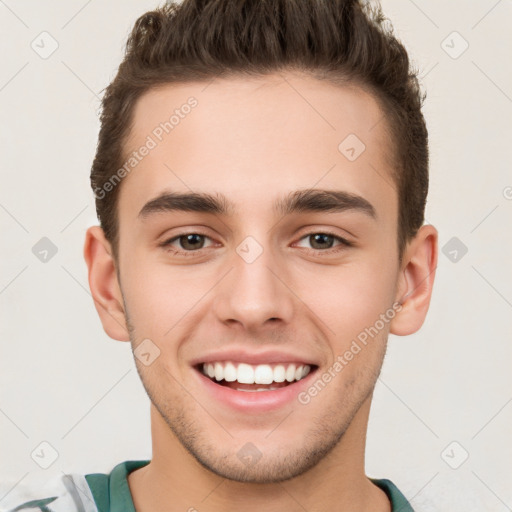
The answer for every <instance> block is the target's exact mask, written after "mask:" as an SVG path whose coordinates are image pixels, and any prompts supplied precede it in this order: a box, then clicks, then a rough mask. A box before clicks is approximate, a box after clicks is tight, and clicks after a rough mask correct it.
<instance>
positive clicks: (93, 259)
mask: <svg viewBox="0 0 512 512" xmlns="http://www.w3.org/2000/svg"><path fill="white" fill-rule="evenodd" d="M84 258H85V262H86V263H87V268H88V273H89V287H90V289H91V294H92V297H93V299H94V305H95V307H96V311H97V312H98V315H99V316H100V320H101V323H102V324H103V329H104V330H105V332H106V333H107V334H108V336H110V337H111V338H113V339H115V340H118V341H129V340H130V336H129V332H128V328H127V323H126V316H125V311H124V306H123V297H122V294H121V289H120V287H119V283H118V279H117V273H116V267H115V261H114V258H113V256H112V250H111V246H110V243H109V242H108V240H107V239H106V238H105V235H104V233H103V230H102V229H101V228H100V227H99V226H93V227H91V228H89V229H88V230H87V232H86V235H85V244H84Z"/></svg>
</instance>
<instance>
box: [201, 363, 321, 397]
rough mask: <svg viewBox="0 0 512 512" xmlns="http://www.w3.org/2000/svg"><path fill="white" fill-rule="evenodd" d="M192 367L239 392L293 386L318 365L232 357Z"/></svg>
mask: <svg viewBox="0 0 512 512" xmlns="http://www.w3.org/2000/svg"><path fill="white" fill-rule="evenodd" d="M194 368H195V369H196V370H197V371H198V372H199V373H201V374H202V375H204V376H205V377H207V378H208V379H209V380H210V381H211V382H213V383H214V384H216V385H218V386H222V387H224V388H230V389H232V390H235V391H242V392H249V393H250V392H270V391H277V390H280V389H282V388H285V387H293V386H294V385H295V384H296V383H297V382H299V381H301V380H303V379H305V378H306V377H307V376H308V375H310V374H312V373H314V372H315V371H316V369H317V368H318V366H316V365H314V364H306V363H300V362H283V363H272V364H258V365H253V364H248V363H239V362H234V361H215V362H205V363H199V364H196V365H195V366H194Z"/></svg>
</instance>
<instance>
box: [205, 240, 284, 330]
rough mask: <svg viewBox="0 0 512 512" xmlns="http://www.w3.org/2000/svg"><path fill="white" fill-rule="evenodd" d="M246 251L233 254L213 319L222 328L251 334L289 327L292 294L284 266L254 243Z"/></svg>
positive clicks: (216, 298) (218, 293)
mask: <svg viewBox="0 0 512 512" xmlns="http://www.w3.org/2000/svg"><path fill="white" fill-rule="evenodd" d="M258 246H259V247H258ZM247 248H248V250H246V251H245V252H244V245H243V244H241V245H240V246H239V247H238V250H237V251H233V256H232V258H231V260H230V267H231V270H230V271H229V273H228V274H227V275H226V277H225V278H224V279H222V280H221V282H220V283H219V285H218V287H217V294H216V297H215V301H214V305H213V307H214V313H215V315H216V316H217V318H218V319H219V320H220V321H221V322H223V323H225V324H239V325H240V326H242V327H243V328H244V329H245V330H247V331H253V332H255V331H258V330H259V329H261V328H264V327H265V326H269V327H270V326H274V327H276V326H277V325H278V323H284V324H288V323H290V321H291V318H292V315H293V308H294V294H293V292H292V291H291V289H290V288H289V287H288V285H287V281H289V279H287V272H286V270H285V269H284V267H285V265H284V263H285V262H284V261H283V260H279V257H278V256H276V255H275V253H274V252H273V251H272V250H270V249H268V246H267V247H264V246H262V245H259V244H258V245H256V244H255V243H254V241H253V242H252V243H251V242H249V243H248V245H247V246H245V249H247ZM255 251H256V252H255ZM251 253H252V254H251ZM257 254H259V255H258V256H257V257H256V259H253V258H254V257H255V256H256V255H257Z"/></svg>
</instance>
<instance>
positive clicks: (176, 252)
mask: <svg viewBox="0 0 512 512" xmlns="http://www.w3.org/2000/svg"><path fill="white" fill-rule="evenodd" d="M187 235H199V236H203V237H205V238H210V237H209V236H208V235H205V234H204V233H200V232H195V231H192V232H188V233H180V234H178V235H176V236H174V237H172V238H170V239H169V240H166V241H165V242H163V243H161V244H160V247H163V248H164V249H166V250H167V251H169V252H171V253H172V254H174V255H177V256H185V257H189V256H195V255H197V254H198V253H199V252H201V251H202V250H203V249H205V248H201V249H197V250H190V251H180V250H176V249H174V248H171V244H172V243H173V242H175V241H176V240H179V239H180V238H181V237H182V236H187ZM313 235H327V236H332V237H333V238H334V239H335V240H337V241H339V242H341V244H340V245H338V246H337V247H331V248H329V249H325V250H324V249H309V248H305V247H303V248H302V249H306V251H307V252H308V253H315V254H316V255H318V253H323V254H328V255H330V254H333V253H337V252H340V251H342V250H344V249H346V248H347V247H352V246H353V245H354V244H353V243H352V242H349V241H348V240H346V239H345V238H342V237H340V236H338V235H336V234H334V233H331V232H329V231H312V232H311V233H307V234H306V235H304V236H302V237H301V238H300V239H299V240H303V239H304V238H308V237H310V236H313Z"/></svg>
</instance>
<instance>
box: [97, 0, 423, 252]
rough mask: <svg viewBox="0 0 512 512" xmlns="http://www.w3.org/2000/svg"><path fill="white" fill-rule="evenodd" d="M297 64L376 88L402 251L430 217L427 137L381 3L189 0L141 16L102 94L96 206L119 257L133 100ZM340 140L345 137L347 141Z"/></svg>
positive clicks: (404, 58) (413, 77)
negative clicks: (119, 179) (116, 177)
mask: <svg viewBox="0 0 512 512" xmlns="http://www.w3.org/2000/svg"><path fill="white" fill-rule="evenodd" d="M285 69H291V70H298V71H302V72H305V73H308V74H309V75H310V76H312V77H314V78H318V79H323V80H329V81H331V82H332V83H334V84H343V83H349V84H354V85H356V86H360V87H362V88H363V89H366V90H368V91H370V92H371V93H372V94H373V96H374V97H375V99H376V100H377V101H378V102H379V105H380V106H381V108H382V110H383V113H384V116H385V118H386V121H385V126H386V128H387V129H388V130H389V133H390V136H391V138H392V145H393V159H392V160H393V167H394V172H393V181H394V184H395V185H396V188H397V193H398V202H399V205H398V209H399V214H398V233H397V239H398V254H399V260H400V262H401V260H402V254H403V250H404V248H405V244H406V243H407V242H408V241H409V240H410V239H411V238H412V237H413V236H414V235H415V234H416V232H417V230H418V229H419V228H420V227H421V225H422V224H423V222H424V210H425V203H426V197H427V192H428V133H427V128H426V125H425V120H424V117H423V114H422V112H421V108H422V104H423V101H424V99H425V94H422V93H421V90H420V87H419V84H418V79H417V73H416V72H415V71H413V70H411V66H410V63H409V58H408V55H407V52H406V50H405V48H404V46H403V45H402V44H401V43H400V41H398V39H397V38H396V37H395V36H394V34H393V30H392V28H391V26H390V25H389V24H388V23H387V19H386V18H385V17H384V15H383V13H382V11H381V8H380V6H372V7H370V5H369V3H368V2H366V1H363V0H360V1H357V0H236V1H235V0H183V2H182V3H176V2H167V3H166V4H165V5H163V6H162V7H160V8H158V9H156V10H154V11H150V12H147V13H145V14H143V15H142V16H140V17H139V19H138V20H137V21H136V22H135V25H134V27H133V29H132V32H131V34H130V36H129V38H128V41H127V44H126V53H125V56H124V59H123V61H122V63H121V64H120V66H119V70H118V72H117V75H116V76H115V78H114V80H113V81H112V82H111V83H110V84H109V85H108V87H107V88H106V90H105V95H104V97H103V100H102V113H101V129H100V133H99V138H98V145H97V152H96V156H95V158H94V162H93V165H92V170H91V185H92V188H93V190H94V191H98V190H101V191H105V190H109V193H108V195H105V194H104V193H103V194H102V195H103V196H104V197H100V196H99V195H98V194H96V192H95V195H96V211H97V214H98V218H99V220H100V224H101V227H102V228H103V230H104V232H105V236H106V238H107V240H109V241H110V242H111V244H112V246H113V251H114V256H115V257H116V258H117V248H118V216H117V208H116V205H117V198H118V196H119V189H120V186H113V187H112V186H110V187H108V188H106V184H107V183H108V182H109V180H111V178H112V176H113V174H114V173H115V171H116V170H117V169H119V168H120V167H121V166H122V165H123V162H124V161H125V158H124V157H125V153H126V148H125V147H124V144H125V142H126V140H127V138H128V136H129V134H130V130H131V126H132V123H133V111H134V106H135V103H136V101H137V100H138V98H140V96H141V95H142V94H143V93H144V92H146V91H148V90H149V89H150V88H152V87H154V86H157V85H162V84H166V83H178V82H181V83H183V82H190V81H210V80H212V79H213V78H215V77H230V76H249V75H251V76H264V75H265V74H268V73H272V72H276V71H280V70H285ZM340 142H341V141H340Z"/></svg>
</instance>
